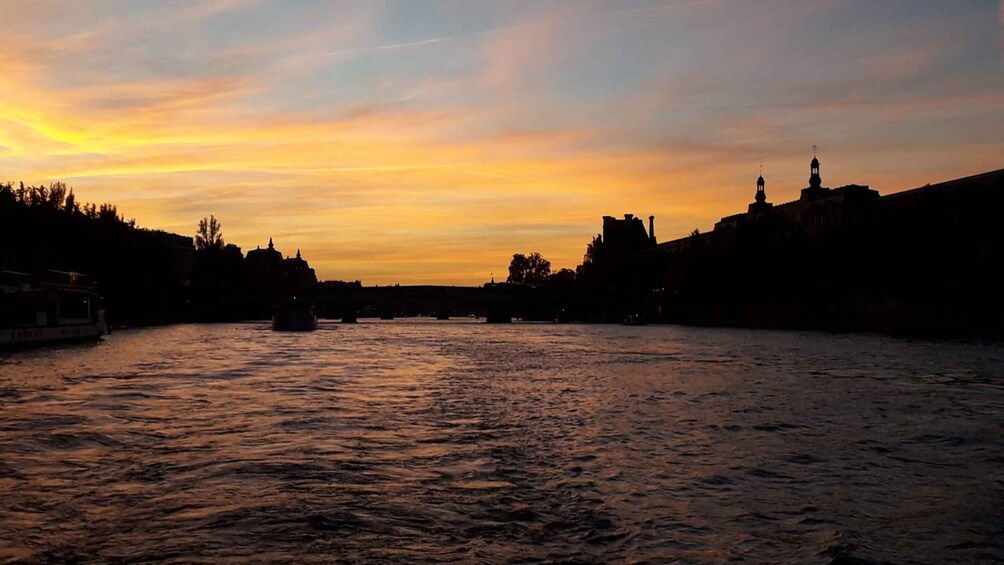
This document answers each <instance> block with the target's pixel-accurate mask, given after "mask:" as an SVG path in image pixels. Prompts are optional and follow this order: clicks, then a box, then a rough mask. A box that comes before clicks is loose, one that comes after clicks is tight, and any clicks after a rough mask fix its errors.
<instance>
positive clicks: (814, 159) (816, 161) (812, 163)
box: [809, 157, 819, 167]
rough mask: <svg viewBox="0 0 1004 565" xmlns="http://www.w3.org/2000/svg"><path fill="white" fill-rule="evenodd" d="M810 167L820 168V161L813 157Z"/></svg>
mask: <svg viewBox="0 0 1004 565" xmlns="http://www.w3.org/2000/svg"><path fill="white" fill-rule="evenodd" d="M809 166H812V167H818V166H819V159H816V158H815V157H813V158H812V162H811V163H809Z"/></svg>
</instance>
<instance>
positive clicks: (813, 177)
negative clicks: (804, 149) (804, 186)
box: [809, 145, 823, 188]
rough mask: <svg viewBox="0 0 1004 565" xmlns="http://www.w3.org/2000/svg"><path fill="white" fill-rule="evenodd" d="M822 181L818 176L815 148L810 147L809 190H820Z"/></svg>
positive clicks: (817, 160)
mask: <svg viewBox="0 0 1004 565" xmlns="http://www.w3.org/2000/svg"><path fill="white" fill-rule="evenodd" d="M821 186H823V179H822V178H820V176H819V159H817V158H816V146H815V145H813V146H812V162H811V163H809V188H820V187H821Z"/></svg>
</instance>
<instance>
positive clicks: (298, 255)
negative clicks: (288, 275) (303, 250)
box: [296, 249, 300, 259]
mask: <svg viewBox="0 0 1004 565" xmlns="http://www.w3.org/2000/svg"><path fill="white" fill-rule="evenodd" d="M296 258H297V259H300V250H299V249H297V250H296Z"/></svg>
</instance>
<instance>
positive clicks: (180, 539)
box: [0, 321, 1004, 563]
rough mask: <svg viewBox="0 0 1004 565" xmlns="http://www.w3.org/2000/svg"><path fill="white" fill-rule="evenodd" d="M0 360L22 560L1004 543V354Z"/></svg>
mask: <svg viewBox="0 0 1004 565" xmlns="http://www.w3.org/2000/svg"><path fill="white" fill-rule="evenodd" d="M0 359H2V360H0V408H2V410H0V452H2V453H3V454H4V457H3V459H2V460H0V495H2V500H3V504H2V505H0V561H17V560H24V561H27V562H33V561H46V560H49V561H67V560H73V559H79V560H83V561H88V562H117V561H124V560H137V561H142V560H151V559H154V560H162V559H163V560H168V561H175V562H189V561H192V560H202V561H226V560H236V561H242V560H248V559H252V560H257V561H284V562H297V563H299V562H328V561H330V560H333V559H334V560H348V561H367V562H374V561H376V562H380V561H409V562H424V561H429V562H432V561H437V562H441V561H456V562H469V561H477V560H488V561H509V560H554V559H577V560H580V561H597V560H603V561H608V560H609V561H624V560H639V561H643V560H650V561H653V562H662V561H666V560H668V559H684V560H692V561H700V562H723V563H724V562H727V561H730V560H735V559H739V560H744V559H752V560H755V561H795V562H810V561H819V560H820V559H821V558H823V559H824V560H825V559H830V558H832V559H833V560H834V561H839V560H840V559H845V558H850V557H856V558H860V559H865V560H874V561H892V562H903V561H907V562H909V561H917V560H921V561H927V560H931V559H936V560H948V561H958V560H979V559H983V558H986V557H987V556H993V555H999V553H994V552H1000V551H1001V548H1000V540H999V538H996V539H997V541H996V542H995V541H994V539H995V538H994V531H997V530H994V528H995V527H997V526H995V524H997V525H999V524H1000V513H999V508H997V507H996V506H995V505H994V500H998V499H999V494H1000V492H999V485H996V486H995V485H994V484H993V483H991V482H988V481H986V480H985V479H986V477H987V476H990V475H991V474H992V473H994V472H995V469H996V468H997V467H998V465H997V463H999V461H1000V460H1001V459H1002V458H1004V446H1002V445H1001V444H1000V443H999V441H997V440H998V439H999V438H1000V437H1002V435H1004V434H1002V432H1004V417H1002V414H1004V410H1002V408H1004V389H1002V383H1001V381H1000V376H999V375H998V374H997V371H998V369H999V367H1000V366H1004V364H1002V360H1004V347H1001V346H998V345H992V344H991V345H988V344H965V343H922V342H910V341H901V340H895V339H890V338H881V337H874V336H833V335H825V334H808V333H792V332H752V331H741V330H720V329H693V328H679V327H658V326H650V327H621V326H580V325H549V324H515V325H512V326H489V325H485V324H473V323H467V322H448V323H444V322H433V321H394V322H380V323H376V322H374V323H361V324H358V325H339V324H334V323H323V324H322V326H321V329H320V330H319V331H317V332H314V333H310V334H285V333H273V332H271V331H269V330H268V327H267V325H265V324H232V325H205V326H196V325H191V326H174V327H168V328H154V329H144V330H136V331H127V332H120V333H115V334H112V335H111V336H109V337H108V339H107V340H105V341H104V342H103V343H100V344H97V345H91V346H74V347H60V348H53V349H45V350H34V351H27V352H18V353H11V354H6V355H5V356H4V357H2V358H0ZM995 438H996V439H995ZM995 497H996V498H995ZM876 523H881V524H883V525H884V526H883V527H882V528H880V529H876V528H875V526H874V524H876ZM995 543H996V544H997V545H994V544H995ZM959 544H964V545H959ZM950 547H951V548H955V549H949V548H950ZM960 548H961V549H960Z"/></svg>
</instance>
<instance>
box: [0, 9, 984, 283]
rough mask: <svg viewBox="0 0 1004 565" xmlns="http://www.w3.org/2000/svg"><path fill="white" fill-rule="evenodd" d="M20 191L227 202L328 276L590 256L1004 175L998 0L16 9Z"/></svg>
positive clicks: (235, 232) (480, 276)
mask: <svg viewBox="0 0 1004 565" xmlns="http://www.w3.org/2000/svg"><path fill="white" fill-rule="evenodd" d="M0 23H2V26H3V30H4V37H3V42H2V45H0V76H2V78H3V80H2V82H0V180H11V181H15V182H16V181H19V180H21V181H24V182H25V183H28V184H38V183H46V184H48V183H49V182H52V181H64V182H66V183H67V184H68V185H70V186H72V187H74V189H75V192H76V194H77V196H78V198H80V199H82V200H84V201H88V202H112V203H115V204H117V205H118V206H119V210H120V212H122V213H123V214H124V215H125V216H126V217H127V218H135V219H136V221H137V223H138V224H139V225H141V226H143V227H148V228H157V229H165V230H169V231H174V232H178V233H183V234H186V235H192V234H194V230H195V226H196V224H197V222H198V220H199V218H201V217H202V216H205V215H209V214H215V215H216V217H217V218H219V220H220V221H221V223H222V224H223V231H224V236H225V239H226V241H227V242H228V243H235V244H237V245H240V246H241V247H242V248H243V250H244V251H247V250H248V249H253V248H254V247H255V246H256V245H262V246H264V245H265V244H266V243H267V241H268V238H269V237H272V238H274V240H275V243H276V247H277V248H279V249H280V250H282V251H283V252H284V253H287V254H290V255H292V254H294V253H295V252H296V249H297V248H300V249H301V250H302V252H303V255H304V257H305V258H306V259H308V260H309V261H310V263H311V265H312V266H313V267H314V268H315V269H317V272H318V276H319V277H320V278H322V279H350V280H354V279H361V280H362V281H363V283H364V284H387V283H402V284H408V283H445V284H477V283H481V282H484V281H486V280H487V279H488V277H489V273H491V272H494V273H495V275H496V277H498V278H504V273H505V270H506V266H507V265H508V262H509V258H510V257H511V255H512V254H513V253H514V252H530V251H539V252H541V253H542V254H543V255H544V256H545V257H547V258H549V259H550V260H551V261H552V263H553V264H554V266H555V267H556V268H557V267H574V266H575V265H576V264H577V263H579V262H580V261H581V258H582V253H583V251H584V249H585V246H586V244H587V243H588V241H589V239H590V237H591V236H592V235H594V234H596V233H597V232H598V231H599V230H600V217H601V216H603V215H621V214H624V213H634V214H637V215H641V216H646V217H647V216H648V215H649V214H654V215H655V216H656V232H657V235H658V237H659V239H660V240H668V239H673V238H676V237H680V236H683V235H686V234H687V233H689V232H690V231H691V230H693V229H694V228H700V229H701V230H702V231H703V230H708V229H710V228H711V227H712V225H713V224H714V222H715V221H716V220H717V219H718V218H719V217H721V216H724V215H727V214H731V213H734V212H737V211H740V210H743V209H745V206H746V204H747V203H748V202H750V201H751V200H752V198H753V194H754V190H755V179H756V177H757V175H758V172H759V167H760V164H761V162H762V163H763V170H764V176H765V177H766V179H767V195H768V199H769V200H770V201H772V202H775V203H781V202H785V201H788V200H792V199H794V198H795V197H796V196H797V194H798V190H799V189H800V188H802V187H804V186H805V185H806V183H807V179H808V173H809V170H808V162H809V160H810V158H811V155H812V146H813V145H818V146H819V158H820V160H821V162H822V177H823V182H824V185H827V186H837V185H841V184H847V183H852V182H856V183H861V184H869V185H871V186H872V187H873V188H875V189H877V190H879V191H880V192H881V193H883V194H886V193H890V192H895V191H898V190H903V189H907V188H912V187H915V186H919V185H922V184H924V183H927V182H937V181H941V180H948V179H952V178H956V177H960V176H966V175H969V174H975V173H979V172H984V171H988V170H993V169H999V168H1002V167H1004V158H1002V156H1004V39H1002V37H1004V35H1002V33H1004V32H1002V29H1004V8H1002V6H1001V4H1000V3H998V2H997V1H992V0H985V1H981V0H957V1H951V0H934V1H924V0H907V1H894V0H882V1H876V0H861V1H857V0H819V1H816V0H814V1H810V2H806V1H795V0H791V1H772V0H765V1H759V0H758V1H750V0H689V1H688V0H660V1H657V0H618V1H587V0H553V1H534V0H521V1H515V0H514V1H502V0H493V1H487V0H486V1H477V0H454V1H440V2H432V1H424V0H400V1H396V2H395V1H381V2H368V1H356V0H353V1H343V2H333V1H324V2H303V1H265V0H207V1H202V2H166V1H164V2H155V1H122V2H97V1H87V0H75V1H72V2H66V3H61V2H34V1H32V2H28V1H25V2H15V1H13V0H0Z"/></svg>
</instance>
